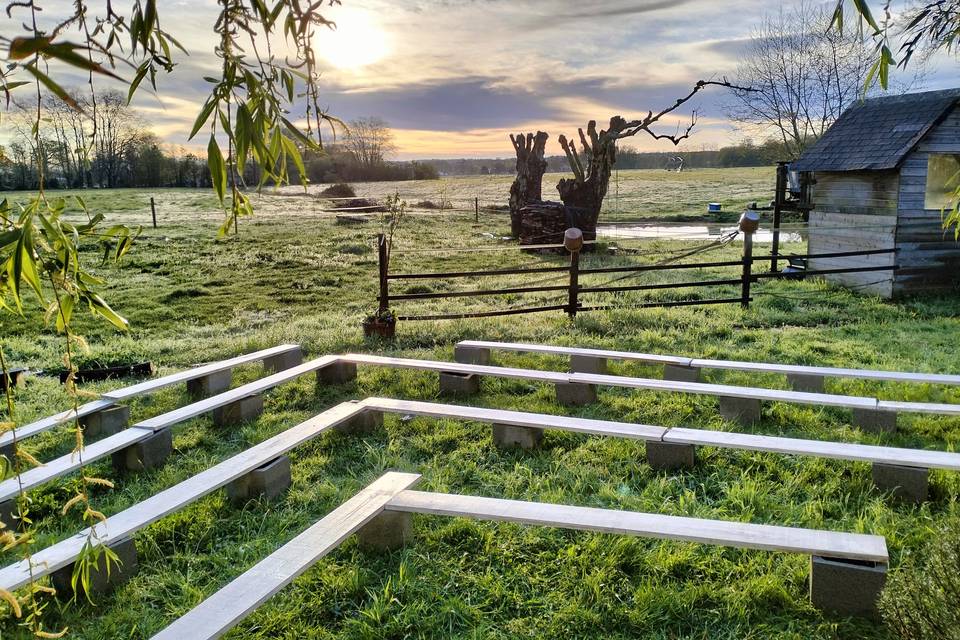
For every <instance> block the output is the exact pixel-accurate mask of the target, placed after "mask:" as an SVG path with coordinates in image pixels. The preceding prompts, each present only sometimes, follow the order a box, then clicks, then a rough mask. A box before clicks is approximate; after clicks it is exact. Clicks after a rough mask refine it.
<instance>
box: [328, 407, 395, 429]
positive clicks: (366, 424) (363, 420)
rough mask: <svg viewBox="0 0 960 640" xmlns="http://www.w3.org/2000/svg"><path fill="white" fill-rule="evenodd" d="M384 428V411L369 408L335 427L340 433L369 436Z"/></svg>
mask: <svg viewBox="0 0 960 640" xmlns="http://www.w3.org/2000/svg"><path fill="white" fill-rule="evenodd" d="M382 428H383V412H382V411H373V410H371V409H367V410H366V411H363V412H361V413H358V414H357V415H355V416H353V417H352V418H350V419H349V420H345V421H343V422H341V423H340V424H338V425H337V426H336V427H334V430H335V431H337V432H338V433H342V434H344V435H351V436H368V435H370V434H371V433H374V432H376V431H379V430H380V429H382Z"/></svg>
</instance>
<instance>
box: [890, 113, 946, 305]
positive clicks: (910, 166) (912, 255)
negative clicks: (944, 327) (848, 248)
mask: <svg viewBox="0 0 960 640" xmlns="http://www.w3.org/2000/svg"><path fill="white" fill-rule="evenodd" d="M931 153H960V106H958V107H955V108H954V110H953V112H952V113H950V115H949V116H947V118H946V119H945V120H944V121H943V122H942V123H941V124H940V125H938V126H937V127H934V128H933V129H932V130H931V131H930V132H929V133H928V134H927V135H926V136H924V138H923V140H921V141H920V144H919V145H917V148H916V150H914V152H913V153H911V154H910V155H909V156H907V158H906V159H905V160H904V161H903V164H902V166H901V178H900V197H899V210H900V215H899V220H898V223H897V233H896V242H897V248H899V249H900V251H899V254H898V260H897V261H898V263H899V264H900V265H901V267H902V269H901V271H900V272H898V274H897V279H896V282H895V283H894V292H893V293H894V295H906V294H911V293H917V292H920V291H937V290H939V291H946V290H955V289H956V288H957V279H956V277H957V275H956V274H957V273H958V270H957V268H958V267H960V244H958V243H957V242H956V241H955V240H954V236H953V231H952V230H951V231H948V232H945V231H944V229H943V225H942V222H941V212H940V211H939V210H937V209H924V195H925V193H926V183H927V160H928V158H929V155H930V154H931Z"/></svg>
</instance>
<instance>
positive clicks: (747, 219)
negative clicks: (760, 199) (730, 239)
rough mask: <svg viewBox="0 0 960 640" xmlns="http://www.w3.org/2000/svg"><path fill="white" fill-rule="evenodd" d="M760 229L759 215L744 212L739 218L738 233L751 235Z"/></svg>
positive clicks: (754, 212)
mask: <svg viewBox="0 0 960 640" xmlns="http://www.w3.org/2000/svg"><path fill="white" fill-rule="evenodd" d="M759 228H760V214H759V213H758V212H756V211H744V212H743V215H742V216H740V231H743V232H744V233H753V232H754V231H756V230H757V229H759Z"/></svg>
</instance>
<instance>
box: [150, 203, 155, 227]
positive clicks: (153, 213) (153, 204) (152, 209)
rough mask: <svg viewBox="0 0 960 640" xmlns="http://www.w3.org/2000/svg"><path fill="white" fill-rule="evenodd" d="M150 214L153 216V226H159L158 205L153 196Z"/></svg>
mask: <svg viewBox="0 0 960 640" xmlns="http://www.w3.org/2000/svg"><path fill="white" fill-rule="evenodd" d="M150 214H151V215H152V216H153V228H154V229H156V228H157V205H156V203H154V201H153V196H150Z"/></svg>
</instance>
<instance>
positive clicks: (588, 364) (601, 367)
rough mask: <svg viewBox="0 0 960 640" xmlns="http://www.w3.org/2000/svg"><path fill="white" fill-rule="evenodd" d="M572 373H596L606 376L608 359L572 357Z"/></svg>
mask: <svg viewBox="0 0 960 640" xmlns="http://www.w3.org/2000/svg"><path fill="white" fill-rule="evenodd" d="M570 371H573V372H574V373H596V374H598V375H606V373H607V359H606V358H596V357H593V356H577V355H573V356H570Z"/></svg>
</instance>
